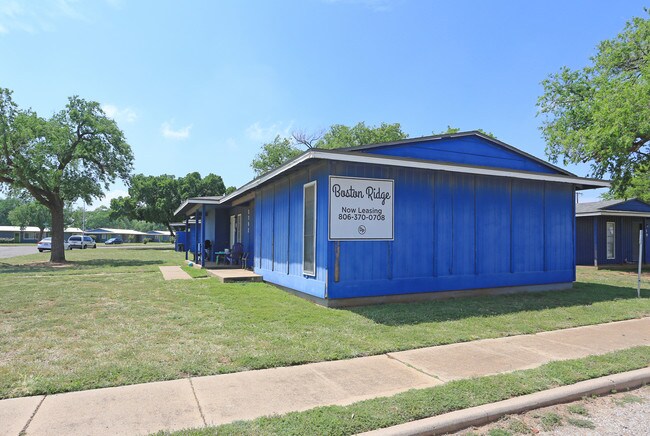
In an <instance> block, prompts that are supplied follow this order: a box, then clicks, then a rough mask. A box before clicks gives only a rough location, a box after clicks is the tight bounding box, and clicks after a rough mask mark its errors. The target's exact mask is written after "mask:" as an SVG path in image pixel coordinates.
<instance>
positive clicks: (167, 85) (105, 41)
mask: <svg viewBox="0 0 650 436" xmlns="http://www.w3.org/2000/svg"><path fill="white" fill-rule="evenodd" d="M643 7H644V4H643V2H639V1H633V0H629V1H621V2H618V1H616V2H612V1H566V0H564V1H549V0H545V1H543V2H527V1H514V0H513V1H502V0H493V1H478V0H477V1H448V2H442V1H425V0H301V1H299V0H296V1H283V0H275V1H266V0H258V1H235V0H233V1H226V0H223V1H193V0H186V1H182V2H179V1H171V0H156V1H153V0H139V1H135V0H133V1H127V0H95V1H90V0H88V1H74V0H29V1H19V0H0V87H3V88H9V89H11V90H13V91H14V94H13V98H14V101H15V102H16V103H18V105H19V106H20V107H22V108H32V109H33V110H35V111H36V112H37V113H38V114H39V115H41V116H44V117H47V116H50V115H52V114H53V113H55V112H57V111H59V110H61V109H62V108H63V107H64V106H65V104H66V102H67V98H68V97H69V96H72V95H79V96H81V97H82V98H85V99H87V100H94V101H97V102H99V103H100V104H101V105H102V106H103V108H104V111H105V112H106V114H107V115H108V116H110V117H112V118H114V119H115V120H116V122H117V123H118V125H119V127H120V128H121V129H122V130H123V131H124V133H125V135H126V138H127V141H128V142H129V144H130V145H131V147H132V149H133V151H134V155H135V162H134V172H135V173H143V174H147V175H159V174H173V175H176V176H183V175H185V174H187V173H189V172H192V171H198V172H200V173H201V175H206V174H208V173H215V174H218V175H220V176H222V177H223V179H224V182H225V183H226V185H227V186H237V187H239V186H241V185H243V184H244V183H246V182H247V181H249V180H250V179H252V178H253V177H254V173H253V171H252V170H251V168H250V162H251V160H252V159H253V158H254V156H255V155H256V153H258V152H259V149H260V146H261V145H262V144H263V143H265V142H269V141H271V140H273V138H274V137H275V136H276V135H278V134H279V135H289V134H290V133H291V132H292V131H295V130H302V131H307V132H312V131H320V130H324V129H327V128H328V127H329V126H330V125H332V124H345V125H354V124H356V123H358V122H360V121H364V122H366V124H368V125H378V124H380V123H381V122H387V123H395V122H398V123H400V124H401V126H402V130H403V131H405V132H406V133H408V134H409V136H411V137H417V136H425V135H430V134H432V133H433V132H436V133H437V132H440V131H444V130H446V128H447V126H453V127H458V128H460V129H461V130H474V129H479V128H480V129H484V130H486V131H488V132H492V133H493V134H495V135H496V136H497V137H498V138H499V139H500V140H502V141H504V142H506V143H508V144H510V145H513V146H515V147H517V148H520V149H522V150H524V151H526V152H528V153H531V154H533V155H535V156H538V157H541V158H544V159H547V157H546V155H545V143H544V140H543V138H542V136H541V133H540V131H539V126H540V125H541V122H542V119H541V118H540V117H537V116H536V113H537V108H536V105H535V104H536V101H537V99H538V97H539V96H540V95H541V94H542V92H543V90H542V86H541V84H540V82H541V81H542V80H543V79H544V78H546V77H547V76H548V75H549V74H551V73H554V72H557V71H558V70H559V69H560V68H561V67H562V66H568V67H570V68H574V69H577V68H582V67H584V66H586V65H588V64H589V58H590V56H593V55H594V54H595V53H596V47H597V45H598V43H599V42H600V41H602V40H604V39H610V38H613V37H615V36H616V35H617V34H618V33H619V32H620V31H621V30H622V29H623V27H624V25H625V23H626V21H628V20H629V19H631V18H632V17H634V16H643V15H644V14H645V12H644V10H643ZM560 165H562V163H561V162H560ZM565 168H567V169H569V170H570V171H572V172H574V173H576V174H577V175H580V176H586V175H588V174H589V167H588V166H587V165H582V166H565ZM126 191H127V188H126V186H125V185H124V183H121V182H120V183H116V184H115V185H113V186H112V187H111V189H110V191H109V192H107V196H106V197H105V198H104V199H103V200H102V201H98V202H95V203H94V205H93V206H94V207H96V206H98V205H100V204H107V203H108V202H109V201H110V199H111V198H113V197H116V196H120V195H126ZM598 195H599V192H598V191H585V193H584V195H583V197H582V198H581V201H590V200H597V197H598Z"/></svg>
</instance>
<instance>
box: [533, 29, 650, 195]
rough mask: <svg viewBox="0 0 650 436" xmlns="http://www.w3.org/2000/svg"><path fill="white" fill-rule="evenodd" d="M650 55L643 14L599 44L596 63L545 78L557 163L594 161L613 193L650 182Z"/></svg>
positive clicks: (544, 99) (542, 105) (549, 136)
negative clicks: (609, 180) (561, 160)
mask: <svg viewBox="0 0 650 436" xmlns="http://www.w3.org/2000/svg"><path fill="white" fill-rule="evenodd" d="M649 56H650V21H648V20H647V19H645V18H640V17H637V18H633V19H632V20H631V21H629V22H628V23H627V24H626V25H625V28H624V29H623V31H622V32H621V33H620V34H619V35H618V36H617V37H615V38H613V39H611V40H606V41H603V42H601V43H600V44H599V45H598V49H597V53H596V54H595V55H594V56H593V57H592V58H591V65H589V66H587V67H584V68H582V69H580V70H571V69H570V68H568V67H563V68H562V69H560V71H559V72H557V73H555V74H552V75H550V76H549V77H548V78H547V79H545V80H544V81H543V82H542V85H543V87H544V94H543V95H542V96H541V97H540V98H539V100H538V102H537V106H538V110H539V112H538V115H542V116H543V117H544V118H543V122H542V126H541V131H542V134H543V136H544V138H545V140H546V143H547V149H546V151H547V154H548V155H549V156H550V158H551V159H552V160H553V161H554V162H556V161H557V160H558V159H560V158H562V159H563V161H564V163H565V164H567V163H574V164H577V163H589V164H591V175H592V176H595V177H605V176H607V175H608V174H609V176H610V177H611V179H612V188H611V192H612V195H616V196H628V195H630V194H631V193H632V192H635V190H636V188H633V187H634V186H635V185H636V186H638V185H645V186H647V183H648V182H647V179H648V177H649V171H650V62H649V61H650V57H649ZM637 179H639V181H636V180H637ZM628 189H633V191H630V192H628ZM646 198H647V196H646Z"/></svg>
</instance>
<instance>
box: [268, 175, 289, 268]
mask: <svg viewBox="0 0 650 436" xmlns="http://www.w3.org/2000/svg"><path fill="white" fill-rule="evenodd" d="M274 188H275V189H274V204H273V241H274V243H273V268H272V269H273V271H279V272H283V273H286V272H287V270H288V266H289V264H288V262H289V227H288V226H289V224H290V223H289V212H290V210H289V180H288V179H286V178H285V179H283V180H279V181H278V182H277V183H276V184H275V186H274Z"/></svg>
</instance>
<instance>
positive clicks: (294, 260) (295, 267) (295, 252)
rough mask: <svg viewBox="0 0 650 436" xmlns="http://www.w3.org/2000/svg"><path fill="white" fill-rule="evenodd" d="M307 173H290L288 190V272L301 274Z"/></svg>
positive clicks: (296, 274) (295, 274)
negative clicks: (304, 191)
mask: <svg viewBox="0 0 650 436" xmlns="http://www.w3.org/2000/svg"><path fill="white" fill-rule="evenodd" d="M307 181H308V180H307V173H306V172H301V173H298V174H292V175H291V186H290V192H289V202H290V205H291V210H290V211H289V224H290V226H291V227H290V229H289V274H290V275H294V276H302V256H303V253H302V249H303V247H302V244H303V237H302V228H303V187H304V185H305V183H307Z"/></svg>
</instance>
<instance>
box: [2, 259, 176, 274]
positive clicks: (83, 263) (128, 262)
mask: <svg viewBox="0 0 650 436" xmlns="http://www.w3.org/2000/svg"><path fill="white" fill-rule="evenodd" d="M164 264H165V262H164V261H162V260H137V259H90V260H76V261H71V262H67V263H65V264H62V265H53V264H50V263H48V262H41V263H33V264H24V265H12V264H8V263H2V262H0V274H26V273H45V272H49V273H52V272H61V273H62V274H65V272H66V271H78V270H85V269H91V268H107V269H110V268H119V267H138V266H148V265H164Z"/></svg>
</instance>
